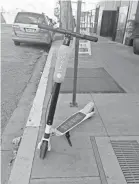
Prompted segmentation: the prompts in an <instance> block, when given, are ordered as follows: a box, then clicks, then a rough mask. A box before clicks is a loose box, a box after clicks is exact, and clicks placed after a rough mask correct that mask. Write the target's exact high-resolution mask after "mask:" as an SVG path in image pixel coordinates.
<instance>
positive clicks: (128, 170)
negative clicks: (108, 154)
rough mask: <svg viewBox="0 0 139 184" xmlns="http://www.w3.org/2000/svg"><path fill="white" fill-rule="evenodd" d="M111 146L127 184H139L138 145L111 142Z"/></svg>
mask: <svg viewBox="0 0 139 184" xmlns="http://www.w3.org/2000/svg"><path fill="white" fill-rule="evenodd" d="M111 144H112V147H113V150H114V152H115V155H116V157H117V159H118V162H119V165H120V167H121V169H122V172H123V174H124V177H125V179H126V182H127V184H131V183H132V184H133V183H134V184H139V143H138V142H137V141H136V140H132V141H131V140H129V141H128V140H126V141H125V140H124V141H121V140H120V141H114V140H112V141H111Z"/></svg>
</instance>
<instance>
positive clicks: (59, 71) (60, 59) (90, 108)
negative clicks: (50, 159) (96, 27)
mask: <svg viewBox="0 0 139 184" xmlns="http://www.w3.org/2000/svg"><path fill="white" fill-rule="evenodd" d="M38 27H39V28H41V29H46V30H50V31H53V32H58V33H62V34H64V40H63V44H62V45H61V46H60V48H59V51H58V56H57V60H56V66H55V72H54V78H53V79H54V86H53V91H52V96H51V102H50V107H49V112H48V117H47V122H46V127H45V133H44V136H43V138H42V140H41V142H40V143H39V145H38V148H39V149H40V158H42V159H44V158H45V156H46V153H47V151H50V150H51V144H50V137H51V135H57V136H61V135H65V136H66V138H67V140H68V143H69V145H70V146H72V144H71V141H70V134H69V131H70V130H71V129H73V128H74V127H76V126H77V125H78V124H80V123H81V122H83V121H85V120H86V119H88V118H90V117H92V116H93V115H94V103H93V102H90V103H89V104H87V105H86V106H85V107H84V108H83V109H82V110H80V111H79V112H77V113H75V114H73V115H72V116H70V117H69V118H68V119H66V120H65V121H64V122H63V123H62V124H60V125H59V126H58V127H57V128H55V129H52V124H53V118H54V114H55V109H56V105H57V100H58V96H59V91H60V86H61V83H62V82H63V81H64V78H65V74H66V69H67V65H68V60H69V54H70V47H69V45H70V40H71V36H74V37H76V38H80V39H86V40H89V41H93V42H97V41H98V38H97V37H94V36H89V35H83V34H79V33H76V32H71V31H67V30H64V29H59V28H57V29H54V28H53V27H50V26H46V25H42V24H39V25H38Z"/></svg>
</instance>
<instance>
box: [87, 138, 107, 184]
mask: <svg viewBox="0 0 139 184" xmlns="http://www.w3.org/2000/svg"><path fill="white" fill-rule="evenodd" d="M90 140H91V144H92V148H93V152H94V156H95V159H96V163H97V167H98V171H99V176H100V180H101V184H108V182H107V179H106V175H105V172H104V169H103V165H102V162H101V158H100V155H99V151H98V147H97V144H96V140H95V137H93V136H91V137H90Z"/></svg>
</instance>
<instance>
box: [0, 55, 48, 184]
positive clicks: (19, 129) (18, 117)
mask: <svg viewBox="0 0 139 184" xmlns="http://www.w3.org/2000/svg"><path fill="white" fill-rule="evenodd" d="M46 57H47V56H46V53H40V56H39V57H37V58H36V59H35V60H34V67H33V70H32V74H31V75H30V78H29V80H28V81H27V85H26V86H25V88H24V90H23V93H22V96H21V98H20V99H19V101H18V105H17V107H16V108H15V110H14V111H13V113H12V115H11V117H10V119H9V121H8V123H7V125H6V127H5V128H4V129H3V132H2V137H1V141H2V142H1V152H2V153H3V154H2V155H3V156H2V160H3V163H2V164H4V169H3V171H2V177H3V178H2V182H4V183H6V182H7V181H8V179H9V175H10V172H11V170H12V166H13V165H12V164H10V165H9V163H10V162H11V161H12V159H13V157H14V156H13V149H14V146H13V144H12V141H13V139H14V138H15V137H19V136H22V134H23V129H24V127H25V122H26V121H27V117H28V115H29V111H30V109H31V106H32V103H33V99H34V97H35V93H36V90H37V86H38V83H39V80H40V78H41V71H43V68H44V65H45V61H46ZM5 153H9V154H8V156H6V154H5Z"/></svg>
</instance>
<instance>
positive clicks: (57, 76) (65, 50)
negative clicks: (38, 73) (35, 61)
mask: <svg viewBox="0 0 139 184" xmlns="http://www.w3.org/2000/svg"><path fill="white" fill-rule="evenodd" d="M70 52H71V48H70V47H68V46H66V45H61V47H60V49H59V52H58V56H57V62H56V66H55V72H54V82H57V83H62V82H63V81H64V78H65V74H66V69H67V65H68V60H69V56H70Z"/></svg>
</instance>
